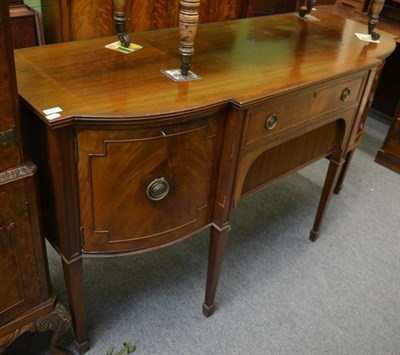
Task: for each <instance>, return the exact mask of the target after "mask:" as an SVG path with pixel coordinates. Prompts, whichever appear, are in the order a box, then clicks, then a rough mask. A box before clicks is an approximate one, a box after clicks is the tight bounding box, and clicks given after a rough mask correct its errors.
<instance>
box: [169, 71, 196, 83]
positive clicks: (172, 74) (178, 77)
mask: <svg viewBox="0 0 400 355" xmlns="http://www.w3.org/2000/svg"><path fill="white" fill-rule="evenodd" d="M161 73H163V74H164V75H166V76H167V77H168V78H170V79H171V80H172V81H175V82H176V83H180V82H184V81H193V80H200V79H201V76H200V75H199V74H197V73H195V72H193V71H191V70H189V71H188V75H182V72H181V70H180V69H179V68H177V69H166V70H161Z"/></svg>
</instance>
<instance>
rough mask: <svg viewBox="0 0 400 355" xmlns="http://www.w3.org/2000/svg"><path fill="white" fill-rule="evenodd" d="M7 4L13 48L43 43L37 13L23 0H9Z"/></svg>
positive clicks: (41, 29)
mask: <svg viewBox="0 0 400 355" xmlns="http://www.w3.org/2000/svg"><path fill="white" fill-rule="evenodd" d="M9 4H10V17H11V37H12V43H13V48H25V47H33V46H38V45H42V44H44V34H43V27H42V21H41V19H40V15H39V13H38V12H37V11H35V10H33V9H32V8H30V7H28V6H26V5H25V4H24V2H23V0H9Z"/></svg>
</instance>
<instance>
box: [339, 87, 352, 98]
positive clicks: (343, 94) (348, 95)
mask: <svg viewBox="0 0 400 355" xmlns="http://www.w3.org/2000/svg"><path fill="white" fill-rule="evenodd" d="M350 94H351V91H350V89H349V88H346V89H344V90H343V92H342V95H341V96H340V99H341V100H342V101H347V99H348V98H349V97H350Z"/></svg>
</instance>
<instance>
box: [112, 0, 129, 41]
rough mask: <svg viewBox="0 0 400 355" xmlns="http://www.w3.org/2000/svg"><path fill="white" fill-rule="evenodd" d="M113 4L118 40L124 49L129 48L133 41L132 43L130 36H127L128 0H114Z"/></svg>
mask: <svg viewBox="0 0 400 355" xmlns="http://www.w3.org/2000/svg"><path fill="white" fill-rule="evenodd" d="M113 4H114V23H115V29H116V30H117V36H118V39H119V41H120V42H121V44H122V45H123V46H124V47H129V45H130V43H131V41H130V38H129V35H128V34H126V30H125V23H126V16H125V4H126V0H113Z"/></svg>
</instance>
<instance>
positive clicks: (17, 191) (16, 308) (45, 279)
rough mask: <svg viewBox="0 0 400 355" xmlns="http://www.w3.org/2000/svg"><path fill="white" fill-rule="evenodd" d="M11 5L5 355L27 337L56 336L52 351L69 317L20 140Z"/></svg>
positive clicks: (4, 91)
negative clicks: (56, 290) (55, 284)
mask: <svg viewBox="0 0 400 355" xmlns="http://www.w3.org/2000/svg"><path fill="white" fill-rule="evenodd" d="M9 21H10V20H9V9H8V3H7V2H6V1H2V2H0V64H1V65H0V76H1V78H2V81H1V83H0V260H1V268H0V352H2V350H4V349H5V348H6V347H7V346H8V345H9V344H10V343H11V342H12V341H14V340H15V339H16V338H17V337H19V336H20V335H21V334H23V333H24V332H27V331H35V330H39V331H45V330H47V331H50V330H51V331H53V332H54V336H53V338H52V341H51V349H52V350H55V348H56V341H57V338H58V336H59V335H60V333H61V332H63V331H64V330H65V329H66V327H67V325H68V321H69V322H70V317H69V316H68V315H67V313H66V312H65V310H64V309H63V308H62V307H61V306H59V305H57V299H56V297H55V296H54V295H52V292H51V286H50V280H49V272H48V266H47V256H46V251H45V245H44V238H43V232H42V227H41V219H40V212H39V201H38V192H37V185H36V175H37V168H36V166H35V165H34V164H33V163H32V162H30V161H26V160H25V157H24V154H23V150H22V141H21V134H20V115H19V101H18V95H17V87H16V79H15V68H14V59H13V50H12V44H11V32H10V22H9Z"/></svg>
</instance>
